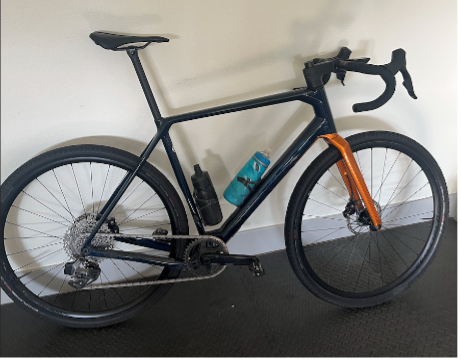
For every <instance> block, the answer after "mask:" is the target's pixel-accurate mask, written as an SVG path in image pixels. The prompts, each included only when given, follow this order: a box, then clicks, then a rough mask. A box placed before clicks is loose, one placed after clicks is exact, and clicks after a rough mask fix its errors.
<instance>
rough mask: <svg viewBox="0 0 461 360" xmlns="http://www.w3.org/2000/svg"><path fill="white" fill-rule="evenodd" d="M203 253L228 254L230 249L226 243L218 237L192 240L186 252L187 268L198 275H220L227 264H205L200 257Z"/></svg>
mask: <svg viewBox="0 0 461 360" xmlns="http://www.w3.org/2000/svg"><path fill="white" fill-rule="evenodd" d="M203 254H220V255H228V254H229V250H228V249H227V246H226V244H225V243H224V242H223V241H222V240H220V239H218V238H214V239H213V240H209V239H197V240H194V241H192V242H191V243H190V244H189V245H188V246H187V248H186V251H185V253H184V262H185V264H186V266H187V269H188V270H189V271H190V272H191V273H193V274H194V275H196V276H200V277H201V276H210V275H214V276H216V275H218V274H220V273H221V272H223V271H224V269H225V268H226V265H222V264H210V265H204V264H202V262H201V261H200V257H201V256H202V255H203Z"/></svg>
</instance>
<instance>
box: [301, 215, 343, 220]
mask: <svg viewBox="0 0 461 360" xmlns="http://www.w3.org/2000/svg"><path fill="white" fill-rule="evenodd" d="M306 215H307V216H310V217H309V218H307V219H304V218H303V219H302V220H303V221H304V220H314V219H323V220H335V221H345V220H344V217H343V218H339V219H338V218H334V217H332V216H338V215H327V216H317V215H311V214H303V216H306Z"/></svg>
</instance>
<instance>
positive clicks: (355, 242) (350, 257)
mask: <svg viewBox="0 0 461 360" xmlns="http://www.w3.org/2000/svg"><path fill="white" fill-rule="evenodd" d="M362 234H363V233H360V234H358V235H357V236H356V237H355V241H354V246H353V247H352V251H351V255H350V256H349V261H348V262H347V266H346V271H344V275H346V274H347V269H349V264H350V262H351V259H352V254H353V253H354V250H355V245H357V239H358V238H359V236H360V235H362ZM343 278H344V277H343Z"/></svg>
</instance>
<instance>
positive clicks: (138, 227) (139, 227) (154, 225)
mask: <svg viewBox="0 0 461 360" xmlns="http://www.w3.org/2000/svg"><path fill="white" fill-rule="evenodd" d="M169 224H170V223H163V224H153V225H146V226H137V227H132V228H128V229H120V231H128V230H134V229H144V228H148V227H156V226H160V225H169ZM124 235H127V234H126V233H125V234H124ZM115 240H116V241H117V239H115Z"/></svg>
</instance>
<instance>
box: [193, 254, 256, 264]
mask: <svg viewBox="0 0 461 360" xmlns="http://www.w3.org/2000/svg"><path fill="white" fill-rule="evenodd" d="M200 261H201V262H202V263H203V264H206V265H209V264H221V265H229V264H232V265H251V264H253V263H254V262H259V260H258V258H257V257H256V256H247V255H218V254H210V255H207V254H203V255H202V256H201V257H200Z"/></svg>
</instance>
